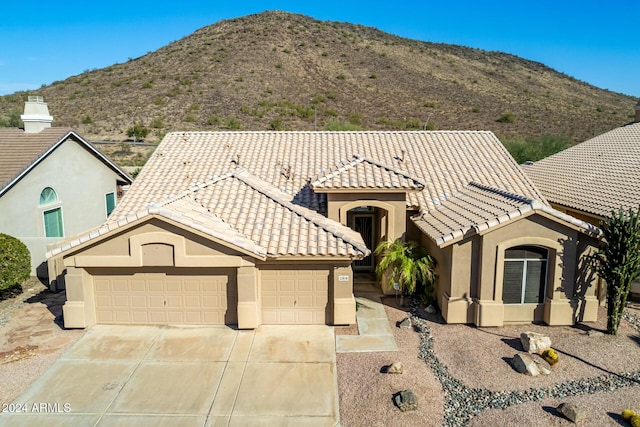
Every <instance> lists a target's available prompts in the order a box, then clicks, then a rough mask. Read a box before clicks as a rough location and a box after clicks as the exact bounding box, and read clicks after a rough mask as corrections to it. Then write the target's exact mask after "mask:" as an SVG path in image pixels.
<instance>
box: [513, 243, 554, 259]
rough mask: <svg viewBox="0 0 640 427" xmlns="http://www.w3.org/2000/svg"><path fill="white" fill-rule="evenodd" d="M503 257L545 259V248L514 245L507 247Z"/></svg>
mask: <svg viewBox="0 0 640 427" xmlns="http://www.w3.org/2000/svg"><path fill="white" fill-rule="evenodd" d="M504 257H505V258H506V259H514V258H516V259H525V258H526V259H547V250H546V249H545V248H539V247H537V246H516V247H515V248H510V249H507V250H506V251H505V253H504Z"/></svg>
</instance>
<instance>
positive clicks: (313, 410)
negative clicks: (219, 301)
mask: <svg viewBox="0 0 640 427" xmlns="http://www.w3.org/2000/svg"><path fill="white" fill-rule="evenodd" d="M335 360H336V359H335V340H334V334H333V329H332V328H330V327H328V326H262V327H260V328H258V329H257V330H255V331H237V330H234V329H231V328H228V327H225V326H212V327H173V326H113V325H97V326H95V327H93V328H92V329H91V330H89V331H88V332H87V333H86V334H85V335H84V336H83V337H82V338H81V339H80V340H79V341H78V342H77V343H75V344H74V346H73V347H71V348H70V349H69V350H68V351H66V352H65V353H64V354H63V355H62V356H61V357H60V358H59V359H58V360H57V361H56V362H55V363H54V365H53V366H52V367H51V368H49V369H48V370H47V371H46V372H45V373H44V374H43V375H42V376H41V377H40V378H38V379H37V380H36V381H35V382H34V383H33V384H31V385H30V386H29V388H28V389H27V390H26V391H25V392H24V393H23V394H22V395H21V396H20V397H18V398H17V399H16V400H15V401H14V403H13V405H9V407H3V408H2V409H4V411H5V412H4V413H2V414H0V425H10V426H34V425H38V426H68V425H82V426H101V427H102V426H124V425H126V426H154V427H158V426H165V425H166V426H334V425H336V424H337V423H338V419H339V410H338V392H337V386H336V384H337V378H336V365H335V363H336V362H335ZM3 406H7V405H3ZM18 411H20V412H18Z"/></svg>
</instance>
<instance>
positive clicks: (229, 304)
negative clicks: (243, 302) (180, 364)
mask: <svg viewBox="0 0 640 427" xmlns="http://www.w3.org/2000/svg"><path fill="white" fill-rule="evenodd" d="M93 282H94V290H95V303H96V322H97V323H124V324H197V325H211V324H216V325H224V324H233V323H237V308H236V307H237V301H238V292H237V285H236V279H235V270H234V269H204V270H203V269H200V270H195V272H194V271H193V270H190V271H185V272H183V271H180V270H179V269H173V270H172V271H171V272H170V274H165V273H141V272H135V273H132V274H96V275H94V276H93Z"/></svg>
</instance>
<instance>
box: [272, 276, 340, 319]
mask: <svg viewBox="0 0 640 427" xmlns="http://www.w3.org/2000/svg"><path fill="white" fill-rule="evenodd" d="M260 277H261V282H262V323H264V324H266V325H293V324H326V323H327V320H328V316H327V312H328V302H329V270H312V269H304V268H300V267H299V266H292V267H291V269H277V270H276V269H265V270H261V271H260Z"/></svg>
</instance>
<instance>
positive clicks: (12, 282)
mask: <svg viewBox="0 0 640 427" xmlns="http://www.w3.org/2000/svg"><path fill="white" fill-rule="evenodd" d="M30 274H31V254H30V253H29V249H27V247H26V246H25V245H24V243H22V242H21V241H20V240H18V239H16V238H15V237H12V236H9V235H7V234H0V291H1V290H4V289H9V288H12V287H17V286H20V285H22V282H24V281H25V280H27V279H28V278H29V276H30Z"/></svg>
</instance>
